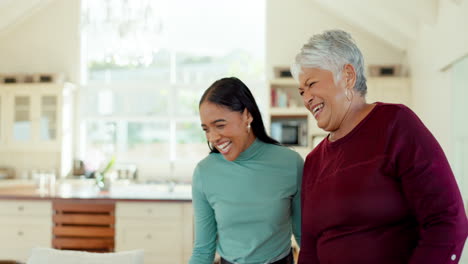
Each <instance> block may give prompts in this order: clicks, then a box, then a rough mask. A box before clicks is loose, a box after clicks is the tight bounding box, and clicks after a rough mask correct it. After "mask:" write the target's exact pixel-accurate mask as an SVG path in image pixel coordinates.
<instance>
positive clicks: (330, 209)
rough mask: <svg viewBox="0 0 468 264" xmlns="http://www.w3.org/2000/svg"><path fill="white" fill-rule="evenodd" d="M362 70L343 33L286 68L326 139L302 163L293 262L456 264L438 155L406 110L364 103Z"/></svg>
mask: <svg viewBox="0 0 468 264" xmlns="http://www.w3.org/2000/svg"><path fill="white" fill-rule="evenodd" d="M363 65H364V60H363V56H362V54H361V52H360V50H359V48H358V47H357V45H356V44H355V42H354V40H353V39H352V38H351V35H350V34H348V33H346V32H344V31H341V30H331V31H326V32H324V33H322V34H317V35H314V36H313V37H312V38H311V39H310V40H309V41H308V42H307V43H306V44H305V45H304V47H303V48H302V50H301V51H300V53H299V54H298V55H297V56H296V60H295V62H294V64H293V65H292V67H291V68H292V69H291V70H292V73H293V75H294V76H295V78H296V79H297V80H298V81H299V93H300V94H301V95H302V98H303V102H304V106H305V107H306V108H307V109H308V110H309V111H310V112H311V113H312V114H313V116H314V118H315V119H316V122H317V125H318V126H319V127H320V128H321V129H323V130H325V131H327V132H328V133H329V134H328V136H327V137H326V138H325V139H324V140H323V141H322V142H321V143H320V144H319V145H318V146H317V147H316V148H315V149H314V150H312V152H311V153H310V154H309V155H308V156H307V159H306V161H305V165H304V173H303V181H302V196H301V202H302V204H301V208H302V245H301V252H300V255H299V264H306V263H307V264H316V263H329V264H334V263H336V264H346V263H360V264H366V263H369V264H371V263H372V264H375V263H379V264H394V263H411V264H431V263H433V264H436V263H437V264H442V263H457V262H458V259H459V257H460V254H461V251H462V249H463V245H464V242H465V239H466V235H467V232H468V224H467V219H466V214H465V210H464V208H463V201H462V198H461V195H460V192H459V189H458V187H457V184H456V182H455V179H454V176H453V173H452V170H451V169H450V166H449V163H448V162H447V159H446V157H445V155H444V152H443V151H442V148H441V147H440V145H439V144H438V142H437V140H436V139H435V138H434V136H433V135H432V134H431V132H430V131H429V130H428V129H427V128H426V127H425V126H424V124H423V123H422V122H421V120H420V119H419V118H418V117H417V116H416V114H415V113H414V112H413V111H411V110H410V109H409V108H408V107H406V106H404V105H401V104H388V103H381V102H376V103H367V102H366V98H365V95H366V90H367V86H366V77H365V74H364V66H363Z"/></svg>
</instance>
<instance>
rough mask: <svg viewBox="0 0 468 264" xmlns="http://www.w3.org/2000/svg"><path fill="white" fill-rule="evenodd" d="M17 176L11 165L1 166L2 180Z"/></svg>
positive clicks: (0, 174)
mask: <svg viewBox="0 0 468 264" xmlns="http://www.w3.org/2000/svg"><path fill="white" fill-rule="evenodd" d="M14 177H15V170H14V169H13V168H10V167H0V180H4V179H13V178H14Z"/></svg>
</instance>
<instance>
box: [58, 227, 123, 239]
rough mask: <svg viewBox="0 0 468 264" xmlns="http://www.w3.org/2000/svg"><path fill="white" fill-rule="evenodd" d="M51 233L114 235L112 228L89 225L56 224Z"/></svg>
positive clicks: (78, 235) (64, 234) (65, 234)
mask: <svg viewBox="0 0 468 264" xmlns="http://www.w3.org/2000/svg"><path fill="white" fill-rule="evenodd" d="M53 234H54V235H55V236H67V237H110V238H113V237H114V234H115V232H114V228H111V227H91V226H86V227H84V226H56V227H54V230H53Z"/></svg>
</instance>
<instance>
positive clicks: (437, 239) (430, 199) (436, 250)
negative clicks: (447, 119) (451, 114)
mask: <svg viewBox="0 0 468 264" xmlns="http://www.w3.org/2000/svg"><path fill="white" fill-rule="evenodd" d="M391 134H392V136H391V140H390V142H391V144H393V145H392V146H393V153H392V160H393V166H394V169H395V172H396V174H397V175H398V177H399V178H400V180H401V183H402V187H403V192H404V195H405V197H406V199H407V200H408V202H409V204H410V207H411V208H412V210H413V212H414V214H415V216H416V218H417V220H418V223H419V225H420V228H419V229H420V234H421V235H420V237H421V238H420V241H418V245H417V247H416V249H415V250H414V252H413V254H412V256H411V259H410V262H409V263H410V264H449V263H450V264H456V263H458V260H459V258H460V255H461V251H462V249H463V245H464V242H465V240H466V236H467V232H468V223H467V218H466V214H465V210H464V207H463V200H462V198H461V195H460V191H459V189H458V186H457V183H456V181H455V177H454V175H453V173H452V170H451V168H450V165H449V163H448V161H447V158H446V157H445V154H444V152H443V150H442V148H441V147H440V145H439V144H438V142H437V140H436V139H435V138H434V136H433V135H432V134H431V132H430V131H429V130H428V129H427V128H426V127H425V126H424V124H423V123H422V122H421V120H420V119H419V118H418V117H417V116H416V115H415V114H414V113H413V112H412V111H411V110H410V109H408V108H406V107H404V108H402V109H401V110H400V111H399V112H398V113H397V115H396V121H395V123H394V126H393V128H392V132H391Z"/></svg>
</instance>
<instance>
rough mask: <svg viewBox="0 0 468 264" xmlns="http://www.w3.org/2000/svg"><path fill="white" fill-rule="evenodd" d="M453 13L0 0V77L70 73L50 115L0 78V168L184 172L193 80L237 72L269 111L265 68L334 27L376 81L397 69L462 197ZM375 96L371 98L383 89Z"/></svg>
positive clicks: (438, 4)
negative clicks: (353, 44) (348, 36)
mask: <svg viewBox="0 0 468 264" xmlns="http://www.w3.org/2000/svg"><path fill="white" fill-rule="evenodd" d="M467 13H468V1H466V0H425V1H422V0H421V1H420V0H413V1H404V0H396V1H383V0H365V1H358V0H348V1H345V0H334V1H329V0H293V1H282V0H267V1H247V0H242V1H235V2H232V1H215V0H203V1H188V0H187V1H184V0H177V1H169V0H154V1H144V0H132V1H125V0H107V1H92V0H82V1H80V0H23V1H13V0H0V47H1V48H0V76H3V77H4V78H3V79H2V80H7V79H8V78H7V77H8V76H23V75H28V74H31V75H34V74H43V73H45V74H52V75H51V76H52V83H54V82H56V83H60V80H61V78H62V77H63V78H64V80H65V81H66V82H67V83H70V84H71V85H70V84H67V85H59V86H60V88H54V89H58V90H57V91H56V92H57V93H62V95H61V97H59V100H58V101H54V100H53V99H52V101H51V102H49V103H50V104H51V105H52V106H51V107H52V109H53V110H54V111H55V110H56V111H58V112H59V113H60V114H59V115H57V116H51V115H50V114H49V115H48V114H47V111H46V110H43V111H42V110H38V111H39V113H36V114H32V116H27V115H26V116H24V111H23V110H24V105H23V106H22V104H26V106H27V107H29V106H30V107H31V109H32V110H33V111H32V112H33V113H34V112H35V110H34V109H35V108H34V107H35V105H39V104H47V100H46V99H43V100H45V101H41V102H39V101H38V102H36V101H35V99H34V98H31V102H30V105H29V101H28V100H29V99H28V100H26V101H24V102H23V101H21V100H22V99H24V98H26V97H28V95H31V94H28V93H35V92H36V91H31V89H33V90H34V89H35V88H34V87H29V88H24V91H22V92H21V93H20V95H21V96H19V97H12V96H11V95H12V94H15V91H14V89H13V88H12V87H13V86H12V85H11V84H1V85H0V94H1V96H0V106H1V108H0V110H1V115H0V118H1V124H0V126H1V130H0V166H2V167H4V171H8V168H11V169H12V170H13V171H14V177H16V178H30V177H31V176H32V175H33V174H34V173H35V172H37V171H48V172H51V173H54V174H56V175H58V176H59V177H66V176H70V175H72V174H77V175H79V174H82V173H83V172H84V171H83V170H82V169H83V168H82V166H84V169H85V170H86V171H88V172H91V171H94V170H99V169H103V168H104V167H105V166H106V165H107V164H108V163H109V162H110V161H112V160H115V165H114V169H115V170H122V171H126V172H130V173H131V174H132V175H133V174H136V175H137V177H138V179H139V180H142V181H164V180H173V181H184V182H190V180H191V175H192V169H193V168H194V166H195V164H196V163H197V162H198V161H199V160H200V159H201V158H203V157H204V156H205V155H206V154H207V153H208V147H207V145H206V142H205V139H204V135H203V133H202V131H201V129H200V127H199V118H198V113H197V104H198V99H199V97H200V95H201V93H202V91H203V90H204V89H206V88H207V87H208V86H209V85H210V84H211V83H212V82H213V81H215V80H216V79H218V78H221V77H224V76H238V77H240V78H241V79H242V80H244V81H245V82H246V83H247V84H248V86H249V87H250V88H251V89H252V90H253V92H254V94H255V96H256V98H257V99H258V101H259V104H260V106H261V109H262V113H263V115H264V118H265V119H266V121H267V123H268V124H269V123H270V118H268V117H271V121H273V120H274V115H273V114H272V113H273V112H274V111H278V109H273V108H274V107H273V106H272V105H271V102H270V95H271V91H272V89H271V88H272V87H273V86H275V85H278V83H277V82H275V80H276V79H277V78H276V77H278V76H277V74H276V71H275V69H278V68H287V67H288V65H289V64H290V63H291V61H292V60H293V57H294V55H295V54H296V53H297V51H298V50H299V49H300V47H301V46H302V44H303V43H304V42H305V41H306V40H307V38H308V37H310V36H311V35H312V34H314V33H318V32H321V31H323V30H325V29H331V28H341V29H344V30H347V31H349V32H351V33H352V34H353V36H354V38H355V39H356V41H357V42H358V45H359V46H360V47H361V49H362V51H363V53H364V56H365V59H366V63H367V67H369V68H368V69H382V70H384V69H385V68H386V67H387V68H390V69H391V71H392V73H391V74H390V75H392V76H393V77H381V76H379V73H377V74H376V76H375V78H374V79H373V82H374V84H375V85H376V86H377V85H380V86H382V87H385V86H386V84H388V83H390V82H392V81H394V80H399V81H397V82H396V86H404V87H405V89H406V88H407V90H405V93H402V94H400V96H399V97H398V96H397V97H396V98H397V99H396V101H398V100H400V101H401V102H405V103H407V104H408V105H410V106H411V108H412V109H413V110H414V111H415V112H416V113H417V114H418V115H419V116H420V117H421V119H422V120H423V122H424V123H425V124H426V125H427V126H428V127H429V129H430V130H431V131H432V132H433V134H434V135H435V136H436V138H437V139H438V141H439V142H440V144H441V145H442V147H443V148H444V150H445V152H446V154H447V156H448V158H449V160H450V162H451V164H452V167H453V169H454V172H455V174H456V177H457V180H458V182H459V184H460V188H461V190H462V192H463V195H464V197H465V199H466V197H468V196H467V195H468V180H467V179H466V177H468V165H467V164H468V124H467V122H466V117H465V116H466V115H467V114H468V106H467V104H466V103H464V102H463V100H464V98H468V94H467V93H468V87H467V79H468V58H467V54H468V34H467V33H466V28H467V26H468V16H466V14H467ZM371 73H372V72H371V71H370V70H369V71H368V74H370V75H371V77H372V75H373V74H371ZM381 73H382V74H384V73H385V71H383V72H381ZM22 74H23V75H22ZM374 75H375V74H374ZM379 77H381V78H379ZM18 78H20V77H18ZM392 78H393V79H392ZM370 79H372V78H370ZM276 81H277V80H276ZM371 82H372V80H371ZM283 84H284V83H283ZM284 85H286V86H287V85H291V83H287V84H284ZM20 86H21V85H20ZM20 86H18V87H20ZM23 86H28V85H27V84H24V85H23ZM52 86H53V85H52ZM387 86H388V85H387ZM390 86H391V85H390ZM47 87H48V86H47V85H46V86H45V87H43V88H41V89H42V90H44V89H48V88H47ZM393 87H395V84H394V85H393ZM12 89H13V90H12ZM28 89H29V90H28ZM50 89H51V90H50V91H49V93H51V91H52V88H50ZM2 90H3V91H2ZM36 90H37V89H36ZM39 90H40V89H39ZM28 91H29V92H28ZM387 92H388V93H390V92H389V91H387ZM45 93H46V94H47V93H48V92H47V91H45ZM380 94H381V95H382V96H380V97H379V96H374V97H373V98H372V99H374V98H375V99H376V100H385V99H386V98H387V97H385V92H382V93H380ZM13 98H16V99H15V100H13ZM290 103H291V104H297V102H294V101H291V102H290ZM15 107H16V108H15ZM22 107H23V108H22ZM22 109H23V110H22ZM38 109H39V108H38ZM45 109H47V108H45ZM273 110H274V111H273ZM12 111H15V114H14V115H13V114H12ZM22 111H23V112H22ZM41 111H42V112H41ZM280 111H281V109H280ZM284 111H285V112H286V114H287V110H284ZM21 113H23V114H21ZM36 115H37V117H36ZM277 115H278V116H281V113H280V114H278V113H277ZM299 115H301V114H299ZM38 120H39V121H38ZM308 126H313V124H310V123H309V124H308ZM34 131H36V132H37V133H38V135H35V134H34ZM310 131H314V130H313V128H310ZM316 136H317V137H318V138H320V137H319V136H320V133H317V134H316V135H315V134H313V133H312V132H307V133H306V137H307V140H308V143H306V144H302V145H303V146H304V145H305V148H302V149H300V148H298V150H299V151H300V152H301V153H303V154H305V153H306V152H307V151H309V150H310V149H311V148H312V147H313V143H312V142H314V140H316V139H317V138H316ZM322 136H323V135H322ZM50 139H53V144H52V143H51V144H49V143H44V142H42V141H43V140H45V141H47V140H50ZM73 167H75V170H73ZM2 175H4V176H3V177H6V176H5V175H13V173H10V172H8V173H3V174H2Z"/></svg>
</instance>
